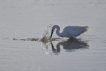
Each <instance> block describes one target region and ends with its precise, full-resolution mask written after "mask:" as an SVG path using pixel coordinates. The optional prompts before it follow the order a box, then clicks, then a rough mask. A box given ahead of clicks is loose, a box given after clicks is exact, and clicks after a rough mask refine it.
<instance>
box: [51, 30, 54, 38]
mask: <svg viewBox="0 0 106 71" xmlns="http://www.w3.org/2000/svg"><path fill="white" fill-rule="evenodd" d="M53 31H54V30H53V29H52V31H51V35H50V39H51V38H52V35H53Z"/></svg>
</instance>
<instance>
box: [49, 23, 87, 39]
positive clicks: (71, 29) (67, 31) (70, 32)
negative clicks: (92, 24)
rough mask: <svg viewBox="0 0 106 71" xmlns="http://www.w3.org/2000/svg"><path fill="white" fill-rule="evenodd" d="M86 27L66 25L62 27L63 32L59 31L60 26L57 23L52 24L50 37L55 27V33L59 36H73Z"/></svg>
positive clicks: (80, 32)
mask: <svg viewBox="0 0 106 71" xmlns="http://www.w3.org/2000/svg"><path fill="white" fill-rule="evenodd" d="M87 28H88V26H66V27H65V28H64V29H63V32H62V33H60V27H59V26H58V25H54V26H53V27H52V32H51V36H50V38H52V34H53V32H54V30H55V29H57V30H56V34H57V35H58V36H60V37H68V38H75V37H77V36H79V35H80V34H82V33H84V32H85V31H87Z"/></svg>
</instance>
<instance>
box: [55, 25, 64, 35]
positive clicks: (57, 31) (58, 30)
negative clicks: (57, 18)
mask: <svg viewBox="0 0 106 71" xmlns="http://www.w3.org/2000/svg"><path fill="white" fill-rule="evenodd" d="M56 34H57V35H58V36H60V37H63V35H62V33H60V27H59V26H58V28H57V30H56Z"/></svg>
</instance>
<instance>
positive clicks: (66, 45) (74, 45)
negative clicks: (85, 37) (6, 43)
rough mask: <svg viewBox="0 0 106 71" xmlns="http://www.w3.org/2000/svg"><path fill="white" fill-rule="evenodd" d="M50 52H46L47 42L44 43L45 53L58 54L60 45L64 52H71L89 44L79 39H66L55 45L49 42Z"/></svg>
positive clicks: (84, 47)
mask: <svg viewBox="0 0 106 71" xmlns="http://www.w3.org/2000/svg"><path fill="white" fill-rule="evenodd" d="M50 44H51V48H52V53H50V52H48V44H46V47H45V48H46V53H48V54H55V55H58V54H59V53H60V52H61V48H62V47H61V46H63V49H64V50H65V51H66V52H71V51H74V50H76V49H87V48H88V47H89V45H88V44H87V42H86V41H82V40H81V39H68V40H66V41H61V42H59V43H58V44H57V45H56V47H54V45H53V43H52V42H50Z"/></svg>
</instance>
